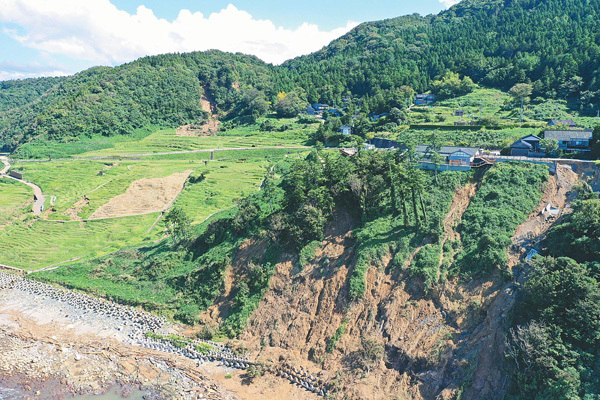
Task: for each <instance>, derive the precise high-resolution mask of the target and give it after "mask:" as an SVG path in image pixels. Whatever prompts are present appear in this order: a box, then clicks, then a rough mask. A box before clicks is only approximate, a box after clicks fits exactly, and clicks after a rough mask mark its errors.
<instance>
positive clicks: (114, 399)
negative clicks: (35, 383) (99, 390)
mask: <svg viewBox="0 0 600 400" xmlns="http://www.w3.org/2000/svg"><path fill="white" fill-rule="evenodd" d="M121 394H122V393H121V391H120V390H119V389H117V388H114V389H111V390H109V391H108V392H106V393H104V394H98V395H93V394H86V395H82V396H75V397H74V399H75V400H123V396H122V395H121ZM144 394H146V393H145V392H139V391H132V392H129V393H128V394H127V399H128V400H144ZM24 396H25V393H23V392H21V391H20V390H18V389H11V388H5V387H1V386H0V400H23V398H24Z"/></svg>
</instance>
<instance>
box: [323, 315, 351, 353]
mask: <svg viewBox="0 0 600 400" xmlns="http://www.w3.org/2000/svg"><path fill="white" fill-rule="evenodd" d="M346 325H348V320H347V319H344V320H343V321H342V325H340V326H339V328H337V329H336V331H335V333H334V334H333V336H332V337H330V338H329V340H328V341H327V345H326V346H325V351H326V352H327V353H332V352H333V350H334V349H335V346H336V345H337V342H339V341H340V339H341V338H342V336H343V335H344V333H346Z"/></svg>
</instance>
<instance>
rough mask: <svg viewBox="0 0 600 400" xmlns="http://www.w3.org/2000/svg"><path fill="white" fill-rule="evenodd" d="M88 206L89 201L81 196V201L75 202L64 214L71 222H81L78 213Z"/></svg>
mask: <svg viewBox="0 0 600 400" xmlns="http://www.w3.org/2000/svg"><path fill="white" fill-rule="evenodd" d="M88 204H90V199H88V198H87V197H86V196H83V197H82V198H81V199H79V200H77V201H76V202H75V203H74V204H73V205H72V206H71V207H69V208H68V209H67V210H66V211H65V212H64V214H65V215H66V216H68V217H69V218H70V219H71V221H81V217H80V216H79V213H80V212H81V211H82V210H83V208H84V207H86V206H87V205H88Z"/></svg>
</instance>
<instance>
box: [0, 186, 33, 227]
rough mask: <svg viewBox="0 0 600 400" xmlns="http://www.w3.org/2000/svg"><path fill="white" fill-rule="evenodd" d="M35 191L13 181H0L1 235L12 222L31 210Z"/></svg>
mask: <svg viewBox="0 0 600 400" xmlns="http://www.w3.org/2000/svg"><path fill="white" fill-rule="evenodd" d="M32 200H33V189H31V188H30V187H29V186H26V185H23V184H22V183H20V182H17V181H15V180H12V179H7V178H3V179H0V234H1V232H2V231H3V230H4V229H6V227H7V226H8V225H10V223H11V222H12V221H14V220H15V219H16V218H18V217H19V216H22V215H24V214H25V213H27V212H28V211H30V210H31V203H32Z"/></svg>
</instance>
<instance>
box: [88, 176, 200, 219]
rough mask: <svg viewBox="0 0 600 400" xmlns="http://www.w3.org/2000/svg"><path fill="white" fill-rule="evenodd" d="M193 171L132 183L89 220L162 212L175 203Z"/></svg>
mask: <svg viewBox="0 0 600 400" xmlns="http://www.w3.org/2000/svg"><path fill="white" fill-rule="evenodd" d="M192 172H193V170H187V171H185V172H181V173H175V174H173V175H170V176H167V177H165V178H145V179H139V180H137V181H135V182H132V183H131V185H130V186H129V188H128V189H127V191H126V192H125V193H124V194H120V195H118V196H116V197H113V198H112V199H111V200H110V201H109V202H108V203H106V204H105V205H103V206H101V207H100V208H98V209H97V210H96V211H95V212H94V213H93V214H92V215H91V216H90V219H100V218H114V217H124V216H131V215H139V214H147V213H151V212H158V211H163V210H164V209H165V208H167V207H168V206H169V205H170V204H171V203H173V202H174V201H175V199H176V198H177V196H178V195H179V193H181V190H182V189H183V185H184V184H185V181H186V179H187V177H188V176H189V174H191V173H192Z"/></svg>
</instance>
